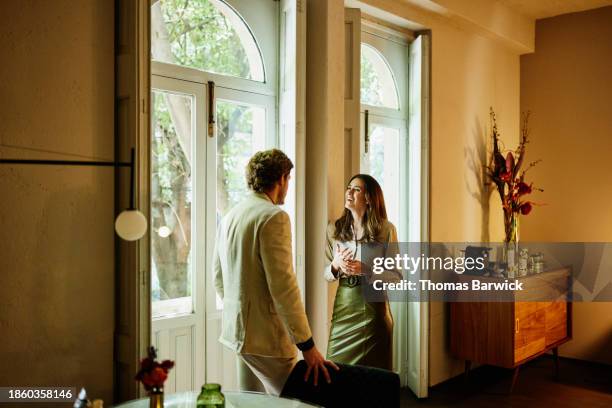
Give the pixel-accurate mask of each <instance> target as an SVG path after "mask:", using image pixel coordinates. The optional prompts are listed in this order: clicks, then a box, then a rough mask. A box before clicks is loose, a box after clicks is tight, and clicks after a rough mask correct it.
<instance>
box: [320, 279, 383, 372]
mask: <svg viewBox="0 0 612 408" xmlns="http://www.w3.org/2000/svg"><path fill="white" fill-rule="evenodd" d="M345 283H346V282H344V279H341V282H340V285H339V286H338V291H337V292H336V299H335V302H334V312H333V315H332V326H331V333H330V336H329V344H328V347H327V359H328V360H332V361H335V362H338V363H345V364H359V365H364V366H369V367H378V368H384V369H386V370H391V369H392V368H393V360H392V358H393V317H392V316H391V310H390V308H389V302H376V303H374V302H373V303H370V302H367V301H365V299H364V297H363V293H362V287H361V286H360V285H358V286H353V287H350V286H348V285H347V284H345Z"/></svg>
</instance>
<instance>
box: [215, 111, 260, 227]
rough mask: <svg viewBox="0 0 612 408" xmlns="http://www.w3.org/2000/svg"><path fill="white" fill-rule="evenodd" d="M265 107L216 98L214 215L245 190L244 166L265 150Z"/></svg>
mask: <svg viewBox="0 0 612 408" xmlns="http://www.w3.org/2000/svg"><path fill="white" fill-rule="evenodd" d="M265 128H266V111H265V109H264V108H262V107H259V106H252V105H242V104H239V103H237V102H233V101H223V100H217V215H218V216H219V217H222V216H223V215H225V213H227V211H228V210H229V209H231V208H232V207H233V206H234V205H236V204H237V203H239V202H240V201H241V200H242V199H243V198H244V196H245V195H246V194H247V192H248V188H247V185H246V180H245V168H246V165H247V163H248V162H249V159H250V158H251V156H252V155H253V154H254V153H255V152H257V151H259V150H264V146H265Z"/></svg>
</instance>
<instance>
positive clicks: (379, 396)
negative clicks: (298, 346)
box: [281, 360, 400, 408]
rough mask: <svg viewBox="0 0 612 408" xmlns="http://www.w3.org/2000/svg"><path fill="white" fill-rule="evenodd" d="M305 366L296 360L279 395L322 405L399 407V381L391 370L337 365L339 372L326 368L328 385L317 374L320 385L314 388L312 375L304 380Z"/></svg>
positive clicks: (344, 407) (327, 407) (326, 406)
mask: <svg viewBox="0 0 612 408" xmlns="http://www.w3.org/2000/svg"><path fill="white" fill-rule="evenodd" d="M306 367H307V366H306V362H304V361H303V360H302V361H299V362H298V363H297V365H296V366H295V368H294V369H293V371H292V372H291V375H290V376H289V378H288V379H287V382H286V383H285V387H284V388H283V391H282V393H281V397H285V398H295V399H299V400H301V401H304V402H309V403H311V404H315V405H320V406H323V407H325V408H336V407H337V408H347V407H381V408H398V407H399V406H400V380H399V376H398V375H397V374H395V373H394V372H392V371H388V370H382V369H380V368H373V367H365V366H356V365H347V364H338V367H340V371H336V370H334V369H329V368H328V370H329V372H330V376H331V380H332V382H331V384H327V382H326V381H325V378H324V377H323V376H322V375H321V374H319V385H318V386H317V387H315V386H314V385H313V383H312V378H310V379H309V380H308V382H304V374H305V373H306ZM311 377H312V374H311Z"/></svg>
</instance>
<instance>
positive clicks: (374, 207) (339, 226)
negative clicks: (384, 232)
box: [334, 174, 387, 242]
mask: <svg viewBox="0 0 612 408" xmlns="http://www.w3.org/2000/svg"><path fill="white" fill-rule="evenodd" d="M356 178H358V179H360V180H361V181H363V184H364V185H365V195H366V199H367V200H368V202H369V205H368V207H367V208H366V212H365V214H364V215H363V221H362V224H363V237H362V239H361V241H363V242H373V241H376V237H378V234H379V233H380V230H381V229H382V225H383V222H384V221H385V220H386V219H387V209H386V207H385V197H384V196H383V192H382V188H380V184H378V181H376V179H375V178H374V177H372V176H370V175H368V174H356V175H354V176H353V177H351V179H350V180H349V184H351V181H353V180H355V179H356ZM335 226H336V230H335V232H334V238H335V239H337V240H338V241H344V242H346V241H351V240H353V239H354V237H353V214H352V213H351V211H350V210H348V209H347V208H345V209H344V213H343V214H342V216H341V217H340V218H338V219H337V220H336V223H335Z"/></svg>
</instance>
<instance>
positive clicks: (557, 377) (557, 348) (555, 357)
mask: <svg viewBox="0 0 612 408" xmlns="http://www.w3.org/2000/svg"><path fill="white" fill-rule="evenodd" d="M552 352H553V357H554V359H555V377H554V378H555V381H559V347H555V348H553V349H552Z"/></svg>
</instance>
